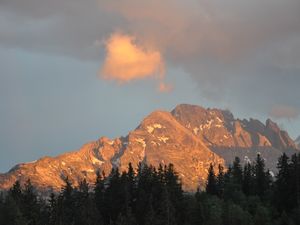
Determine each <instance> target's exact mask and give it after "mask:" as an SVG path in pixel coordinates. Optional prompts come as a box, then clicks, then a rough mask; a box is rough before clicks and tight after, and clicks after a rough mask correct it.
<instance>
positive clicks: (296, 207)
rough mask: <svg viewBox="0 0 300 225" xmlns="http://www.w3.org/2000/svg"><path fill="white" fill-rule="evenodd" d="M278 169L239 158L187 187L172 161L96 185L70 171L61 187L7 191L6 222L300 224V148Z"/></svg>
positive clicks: (2, 206)
mask: <svg viewBox="0 0 300 225" xmlns="http://www.w3.org/2000/svg"><path fill="white" fill-rule="evenodd" d="M277 167H278V172H277V174H276V175H275V176H271V173H270V171H268V170H267V169H266V167H265V162H264V159H263V158H262V157H261V156H260V155H257V158H256V160H255V161H254V162H252V163H246V164H245V165H244V164H243V163H241V161H240V159H239V158H235V160H234V162H233V163H232V165H230V166H229V167H228V168H226V169H224V168H223V167H222V166H220V165H219V166H216V167H215V168H214V167H213V165H210V168H209V171H208V177H207V182H206V186H205V188H204V189H203V190H200V189H199V190H198V191H197V192H196V193H186V192H184V191H183V190H182V184H181V181H180V179H179V176H178V174H177V173H176V168H174V166H173V165H172V164H169V165H165V166H163V165H160V166H159V167H158V168H155V167H153V166H148V165H145V164H139V166H138V168H137V170H135V168H133V167H132V165H131V164H129V165H128V170H127V171H124V172H120V171H119V170H118V169H112V171H111V173H110V174H109V175H108V176H105V174H102V173H101V172H100V171H99V172H98V173H97V179H96V181H95V183H94V184H88V183H87V182H86V180H82V181H81V182H80V185H79V186H77V187H74V186H73V185H72V183H71V182H70V180H69V179H68V178H66V179H65V185H64V186H63V187H62V189H61V191H60V193H51V194H50V195H49V196H47V197H41V196H40V195H39V194H38V193H37V191H36V190H35V189H34V187H33V185H32V184H31V182H30V180H28V181H27V182H26V183H25V184H24V185H21V184H20V182H18V181H17V182H16V183H15V184H14V185H13V187H12V188H11V189H10V190H9V191H7V192H5V193H1V195H0V225H254V224H255V225H297V224H300V154H294V155H292V156H291V157H288V156H287V155H286V154H283V155H282V156H281V157H280V158H279V159H278V164H277Z"/></svg>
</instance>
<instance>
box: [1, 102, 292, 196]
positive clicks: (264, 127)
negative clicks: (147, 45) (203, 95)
mask: <svg viewBox="0 0 300 225" xmlns="http://www.w3.org/2000/svg"><path fill="white" fill-rule="evenodd" d="M295 151H297V147H296V144H295V142H293V141H292V139H291V138H290V137H289V136H288V134H287V132H285V131H282V130H280V129H279V127H278V126H277V125H276V123H274V122H272V121H271V120H267V121H266V124H263V123H261V122H260V121H258V120H254V119H250V120H238V119H235V118H234V117H233V115H232V114H231V113H230V112H229V111H226V110H218V109H205V108H202V107H199V106H195V105H187V104H182V105H178V106H177V107H176V108H175V109H174V110H173V111H172V112H171V113H169V112H164V111H155V112H153V113H151V114H150V115H149V116H147V117H146V118H145V119H144V120H143V121H142V122H141V124H140V125H139V126H138V127H137V128H136V129H135V130H133V131H132V132H130V133H129V134H128V135H127V136H126V137H120V138H116V139H114V140H110V139H108V138H106V137H102V138H100V139H99V140H97V141H95V142H91V143H88V144H86V145H84V146H83V147H82V148H81V149H79V150H78V151H74V152H69V153H65V154H62V155H60V156H57V157H44V158H41V159H39V160H38V161H36V162H32V163H23V164H19V165H17V166H15V167H14V168H13V169H11V170H10V171H9V172H8V173H6V174H2V175H0V188H1V189H8V188H10V187H11V185H12V184H13V183H14V182H15V181H16V180H17V179H19V180H20V181H21V183H23V182H25V181H26V180H27V179H28V178H30V179H31V181H32V183H33V184H34V185H35V186H36V187H37V188H38V189H39V190H41V191H45V190H51V189H52V190H54V191H58V190H59V189H60V187H61V185H62V184H63V180H64V178H65V177H66V176H68V177H69V178H70V179H71V181H72V182H73V183H74V185H77V184H78V182H79V181H80V180H82V179H83V178H86V179H87V181H88V182H90V183H93V182H94V181H95V177H96V172H97V171H98V170H100V171H104V172H105V173H106V174H108V173H109V172H110V170H111V169H112V168H113V167H119V168H120V169H121V170H126V169H127V165H128V163H129V162H131V163H132V164H133V166H134V167H137V164H138V163H139V162H142V163H147V164H151V165H154V166H158V165H159V164H168V163H173V164H174V165H175V168H176V170H177V171H178V173H179V176H180V178H181V179H182V182H183V187H184V189H185V190H187V191H195V190H196V188H197V187H198V186H199V185H202V186H203V184H204V182H205V179H206V176H207V168H208V166H209V164H210V163H213V164H214V165H217V164H224V163H225V162H224V159H225V161H226V162H227V163H228V162H231V161H232V160H233V158H234V156H236V155H238V156H240V157H241V158H242V159H245V160H246V161H248V160H252V159H253V158H254V157H255V155H256V154H257V153H258V152H260V153H261V154H262V155H263V157H265V158H266V159H267V161H266V162H267V166H268V167H270V168H271V169H275V163H276V160H277V157H278V156H279V155H280V154H281V153H282V152H289V153H292V152H295Z"/></svg>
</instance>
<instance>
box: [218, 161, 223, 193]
mask: <svg viewBox="0 0 300 225" xmlns="http://www.w3.org/2000/svg"><path fill="white" fill-rule="evenodd" d="M218 169H219V172H218V176H217V190H218V196H219V197H220V198H223V195H224V188H225V177H224V176H225V173H224V167H223V166H222V165H220V164H219V167H218Z"/></svg>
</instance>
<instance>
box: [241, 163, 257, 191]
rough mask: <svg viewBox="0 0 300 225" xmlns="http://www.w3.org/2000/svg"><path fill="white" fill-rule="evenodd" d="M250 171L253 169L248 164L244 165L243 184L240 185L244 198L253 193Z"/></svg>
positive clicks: (251, 173)
mask: <svg viewBox="0 0 300 225" xmlns="http://www.w3.org/2000/svg"><path fill="white" fill-rule="evenodd" d="M252 171H253V168H252V166H251V164H250V163H249V162H248V163H246V164H245V166H244V170H243V184H242V190H243V193H244V194H245V195H246V196H249V195H251V194H252V193H253V182H254V178H253V172H252Z"/></svg>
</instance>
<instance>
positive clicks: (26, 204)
mask: <svg viewBox="0 0 300 225" xmlns="http://www.w3.org/2000/svg"><path fill="white" fill-rule="evenodd" d="M22 202H23V203H22V210H21V211H22V213H23V215H24V217H25V218H26V220H27V221H28V225H35V224H38V218H39V214H40V206H39V204H38V200H37V196H36V194H35V190H34V187H33V186H32V184H31V181H30V180H27V181H26V183H25V185H24V191H23V194H22Z"/></svg>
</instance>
